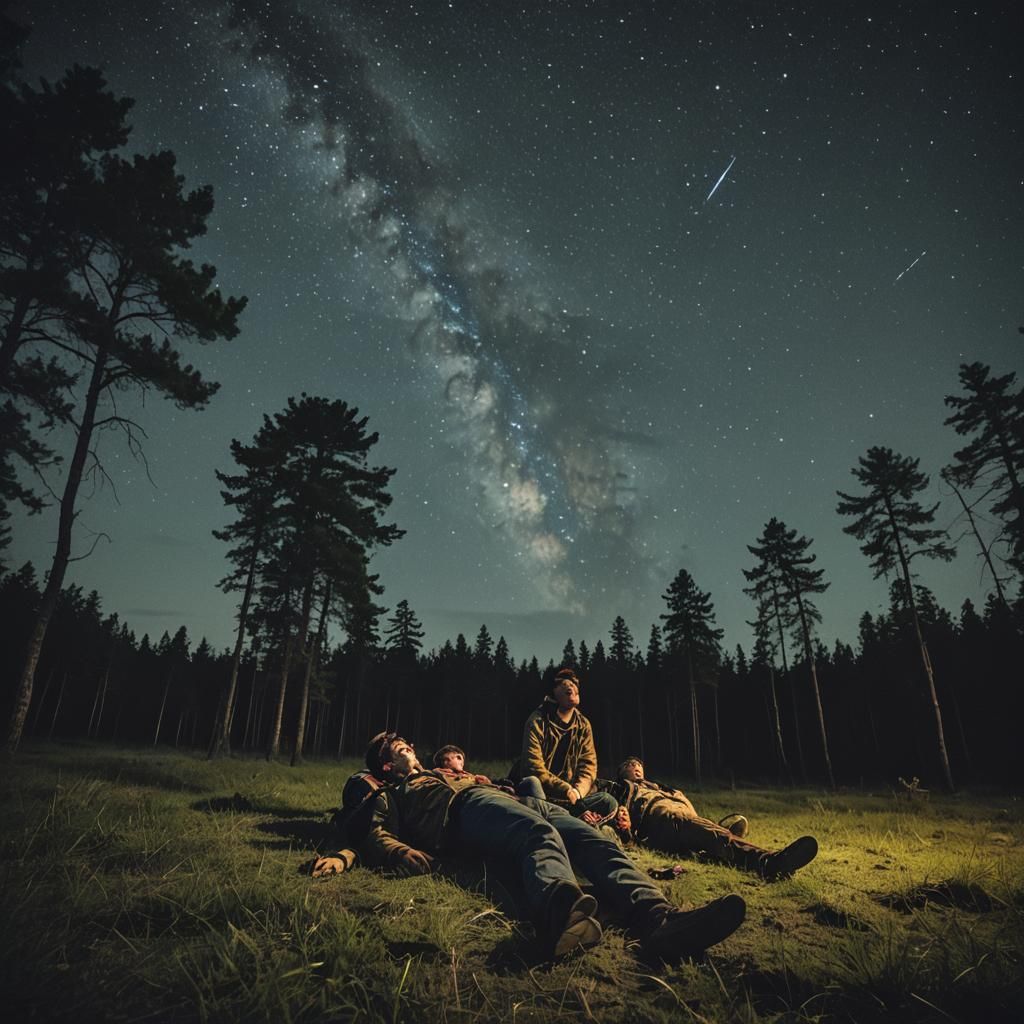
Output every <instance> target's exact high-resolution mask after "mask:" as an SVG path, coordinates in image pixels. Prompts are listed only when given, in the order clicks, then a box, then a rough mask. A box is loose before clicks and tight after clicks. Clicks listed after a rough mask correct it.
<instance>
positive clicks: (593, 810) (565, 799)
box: [516, 668, 617, 823]
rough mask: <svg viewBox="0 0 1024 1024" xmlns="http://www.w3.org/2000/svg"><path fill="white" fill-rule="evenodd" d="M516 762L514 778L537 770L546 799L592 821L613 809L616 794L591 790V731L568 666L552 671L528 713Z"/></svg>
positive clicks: (594, 776) (594, 760)
mask: <svg viewBox="0 0 1024 1024" xmlns="http://www.w3.org/2000/svg"><path fill="white" fill-rule="evenodd" d="M516 767H517V771H518V776H519V777H522V776H526V775H536V776H537V778H538V779H540V784H541V785H542V786H543V787H544V794H545V795H546V796H547V798H548V799H549V800H552V801H554V802H555V803H558V804H562V805H563V806H566V807H568V809H569V811H570V813H571V814H572V815H574V816H575V817H577V818H580V817H581V818H583V820H584V821H589V822H591V823H595V822H597V821H603V820H605V819H607V818H609V817H610V816H611V815H613V814H614V813H615V811H616V807H617V805H616V801H615V798H614V797H613V796H612V795H611V794H610V793H599V792H597V791H596V790H595V789H594V783H595V781H596V780H597V750H596V748H595V746H594V732H593V729H591V726H590V721H589V719H587V718H586V717H585V716H584V715H583V713H582V712H581V711H580V681H579V679H578V678H577V677H576V673H575V672H574V671H573V670H572V669H571V668H563V669H560V670H559V671H558V672H557V673H556V675H555V678H554V680H553V681H552V684H551V693H550V695H549V696H547V697H545V698H544V702H543V703H542V704H541V705H540V707H539V708H537V710H536V711H534V712H533V713H532V714H531V715H530V717H529V718H527V720H526V725H525V727H524V729H523V751H522V754H521V755H520V758H519V762H518V765H517V766H516Z"/></svg>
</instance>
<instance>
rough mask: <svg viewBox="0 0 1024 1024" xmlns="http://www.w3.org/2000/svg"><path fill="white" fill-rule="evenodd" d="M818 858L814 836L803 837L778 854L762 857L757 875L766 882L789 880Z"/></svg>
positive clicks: (816, 841)
mask: <svg viewBox="0 0 1024 1024" xmlns="http://www.w3.org/2000/svg"><path fill="white" fill-rule="evenodd" d="M817 856H818V840H817V839H815V838H814V836H801V837H800V838H799V839H794V840H793V842H791V843H790V844H789V846H784V847H783V848H782V849H781V850H779V851H778V852H777V853H769V854H768V855H767V856H765V857H761V858H760V861H759V863H758V865H757V873H758V874H759V875H760V876H761V877H762V878H763V879H764V880H765V881H766V882H774V881H777V880H778V879H780V878H788V877H789V876H790V875H792V874H793V872H794V871H799V870H800V868H803V867H806V866H807V865H808V864H810V863H811V861H812V860H814V858H815V857H817Z"/></svg>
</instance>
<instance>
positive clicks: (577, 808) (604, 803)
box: [566, 790, 619, 818]
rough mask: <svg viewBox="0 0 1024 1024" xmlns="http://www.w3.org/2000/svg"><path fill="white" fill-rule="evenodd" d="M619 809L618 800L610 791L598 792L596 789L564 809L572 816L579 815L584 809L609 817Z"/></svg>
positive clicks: (576, 816)
mask: <svg viewBox="0 0 1024 1024" xmlns="http://www.w3.org/2000/svg"><path fill="white" fill-rule="evenodd" d="M618 809H619V801H618V800H616V799H615V797H613V796H612V795H611V793H598V792H597V791H596V790H595V791H594V792H592V793H588V794H587V795H586V796H581V797H580V798H579V800H577V801H576V803H574V804H570V805H569V806H568V807H567V808H566V810H567V811H568V812H569V813H570V814H571V815H572V816H573V817H574V818H579V817H581V816H582V815H583V814H584V812H586V811H596V812H597V813H598V814H599V815H600V816H601V817H602V818H610V817H611V816H612V815H613V814H614V813H615V812H616V811H617V810H618Z"/></svg>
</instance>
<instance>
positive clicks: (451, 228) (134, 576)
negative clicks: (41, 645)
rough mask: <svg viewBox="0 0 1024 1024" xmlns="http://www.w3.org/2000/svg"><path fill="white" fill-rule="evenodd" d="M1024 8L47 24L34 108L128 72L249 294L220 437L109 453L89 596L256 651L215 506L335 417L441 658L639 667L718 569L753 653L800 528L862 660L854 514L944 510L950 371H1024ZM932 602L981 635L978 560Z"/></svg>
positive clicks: (830, 605) (158, 11) (879, 584)
mask: <svg viewBox="0 0 1024 1024" xmlns="http://www.w3.org/2000/svg"><path fill="white" fill-rule="evenodd" d="M1015 7H1016V5H1014V4H1011V3H1008V2H1007V3H981V4H975V5H966V6H959V5H958V6H953V5H950V4H947V3H939V2H934V3H933V2H925V0H921V2H916V3H896V2H886V3H863V2H860V3H842V2H836V3H817V4H806V5H790V4H775V3H768V2H764V0H759V2H756V3H698V2H684V0H677V2H665V3H640V2H633V3H571V2H561V3H542V2H540V0H536V2H529V3H519V4H512V3H505V2H497V0H455V2H452V3H443V2H438V3H435V2H425V0H413V2H408V3H405V4H396V3H386V2H379V3H378V2H369V0H365V2H350V3H346V2H341V0H336V2H317V0H308V2H307V0H299V2H292V0H280V2H278V0H274V2H267V3H253V2H244V3H239V4H230V3H225V4H222V5H217V4H215V3H206V2H204V3H202V4H199V3H195V4H190V3H183V2H177V0H147V2H146V3H139V2H137V0H132V2H128V0H122V2H118V0H102V2H94V0H78V2H65V3H52V2H48V0H33V3H32V4H31V5H28V4H24V5H14V6H13V7H12V8H11V13H12V15H13V16H15V17H17V18H18V19H19V20H22V21H25V22H28V23H30V24H32V25H33V26H34V28H33V34H32V36H31V38H30V41H29V44H28V47H27V49H26V52H25V69H24V70H25V73H26V75H28V76H37V75H44V76H46V77H47V78H50V79H55V78H57V77H59V75H60V74H61V73H62V71H63V69H64V68H65V67H67V66H69V65H70V64H72V63H74V62H78V63H80V64H91V65H100V66H102V67H103V68H105V70H106V73H107V77H108V80H109V82H110V85H111V87H112V88H113V90H114V91H115V93H117V94H118V95H128V96H132V97H134V98H135V100H136V106H135V108H134V110H133V111H132V113H131V116H130V120H131V122H132V123H133V124H134V132H133V134H132V136H131V140H130V147H129V148H130V150H131V151H141V152H149V151H152V150H156V149H165V148H169V149H172V150H173V151H174V152H175V153H176V154H177V156H178V160H179V168H180V170H181V171H182V173H184V174H185V175H186V179H187V183H188V184H189V185H190V186H198V185H201V184H204V183H210V184H212V185H213V186H214V194H215V201H216V208H215V211H214V214H213V216H212V218H211V220H210V231H209V234H208V235H207V237H206V238H205V239H203V240H202V243H201V245H199V246H198V247H197V249H196V255H197V256H198V257H199V258H201V259H205V260H209V261H211V262H214V263H215V264H216V265H217V267H218V272H219V273H218V282H219V284H220V287H221V288H222V289H223V290H224V291H225V292H227V293H229V294H236V295H238V294H245V295H247V296H249V307H248V309H247V311H246V312H245V314H244V315H243V317H242V320H241V327H242V333H241V335H240V336H239V337H238V338H237V339H235V340H234V341H232V342H230V343H220V344H218V345H215V346H211V347H209V348H205V349H200V348H198V347H190V348H189V349H188V357H189V358H190V359H192V360H194V361H195V362H196V363H197V365H198V366H200V367H201V368H202V369H203V370H204V372H206V373H208V374H209V376H211V377H212V378H213V379H215V380H219V381H220V382H221V383H222V388H221V391H220V393H219V394H218V395H217V396H216V397H215V398H214V400H213V401H212V403H211V405H210V407H209V408H208V409H207V410H206V411H205V412H202V413H198V414H197V413H185V412H178V411H176V410H175V409H174V408H173V407H172V406H171V405H170V404H169V403H166V402H163V401H160V400H159V399H154V398H150V399H149V400H148V402H147V404H146V405H147V407H146V408H145V410H139V416H140V419H141V420H142V422H143V423H144V424H145V425H146V427H147V429H148V430H149V434H150V439H149V441H148V443H147V444H146V453H147V457H148V462H149V473H150V475H151V477H152V482H150V481H149V480H148V479H147V474H146V470H145V468H144V467H143V466H142V465H141V464H139V463H138V462H135V461H133V459H132V458H131V456H130V455H129V453H128V452H127V451H126V450H125V449H124V447H123V445H122V444H121V442H120V440H119V439H118V438H117V437H115V436H113V435H110V436H108V437H105V438H104V439H103V442H102V453H103V456H104V459H105V461H106V465H107V467H108V469H109V471H110V473H111V477H112V480H113V484H114V488H111V487H110V486H107V487H105V488H103V489H102V490H100V491H99V492H98V493H95V494H94V495H93V496H92V497H91V498H90V499H89V500H87V501H85V502H83V509H84V511H83V513H82V515H81V516H80V519H79V527H78V533H77V539H76V547H77V551H78V553H81V552H83V551H84V550H86V549H87V548H88V547H89V545H90V544H91V543H92V539H93V538H92V533H93V532H97V531H102V532H105V533H106V534H108V535H109V538H110V540H109V542H108V541H106V540H100V541H99V543H98V545H97V548H96V551H95V553H94V554H93V555H92V556H91V557H90V558H88V559H86V560H84V561H81V562H77V563H75V564H74V565H73V566H72V572H71V574H70V576H69V580H71V581H75V582H79V583H81V584H82V585H84V586H85V587H86V589H90V588H96V589H97V590H98V591H99V592H100V594H101V595H102V597H103V600H104V610H105V611H107V612H109V611H117V612H118V613H119V614H121V615H122V616H123V617H124V618H125V619H126V620H127V621H128V622H129V623H130V624H131V625H132V626H133V628H134V629H135V630H136V632H137V633H138V634H140V635H141V634H142V633H143V632H149V633H151V634H152V635H153V636H154V637H159V635H160V634H161V633H162V632H163V631H164V630H165V629H166V630H170V631H173V630H174V629H175V628H177V626H179V625H181V624H184V625H186V626H187V628H188V631H189V634H190V637H191V638H192V639H193V641H198V639H199V638H200V637H201V636H203V635H206V636H207V637H208V638H209V639H210V641H211V642H212V643H213V644H214V645H215V646H218V647H221V646H225V645H227V644H228V642H229V640H230V635H231V630H232V622H233V615H234V612H235V602H234V599H233V598H231V597H228V596H225V595H223V594H221V593H220V592H219V591H218V590H217V589H216V586H215V584H216V581H217V580H218V579H219V578H220V577H221V576H223V575H224V573H225V571H226V562H225V560H224V550H225V545H223V544H221V543H220V542H218V541H216V540H215V539H214V538H213V537H212V536H211V530H213V529H216V528H218V527H221V526H223V525H224V524H225V523H226V522H227V521H228V518H227V512H226V510H225V508H224V506H223V505H222V503H221V500H220V497H219V493H218V487H217V483H216V481H215V478H214V470H215V469H218V468H219V469H221V470H228V469H230V468H231V463H230V460H229V457H228V445H229V442H230V441H231V439H232V438H238V439H240V440H242V441H249V440H250V439H251V437H252V435H253V433H254V432H255V430H256V429H257V428H258V427H259V425H260V422H261V417H262V416H263V414H265V413H273V412H275V411H278V410H279V409H281V408H282V407H283V406H284V403H285V400H286V399H287V398H288V397H289V396H291V395H298V394H299V393H300V392H303V391H305V392H307V393H309V394H315V395H323V396H326V397H329V398H341V399H344V400H346V401H347V402H349V403H350V404H353V405H355V406H357V407H358V408H359V410H360V412H361V413H363V414H365V415H367V416H369V418H370V427H371V429H374V430H377V431H379V433H380V437H381V440H380V443H379V444H378V445H377V447H376V448H375V449H374V458H373V461H374V462H375V463H377V464H384V465H390V466H394V467H396V468H397V470H398V472H397V473H396V475H395V477H394V478H393V482H392V488H391V490H392V493H393V495H394V499H395V500H394V503H393V505H392V515H391V517H390V520H391V521H393V522H395V523H397V524H398V525H399V526H400V527H402V528H404V529H405V530H406V531H407V534H406V536H405V538H404V539H402V540H401V541H399V542H397V543H396V544H395V545H394V546H393V547H391V548H390V549H388V550H386V551H383V552H381V553H380V554H379V555H378V556H377V557H376V558H375V559H374V563H373V565H374V569H375V571H377V572H379V573H380V576H381V582H382V583H383V584H384V586H385V588H386V589H385V594H384V597H383V603H385V604H386V605H387V606H388V608H389V609H390V608H393V607H394V605H395V604H397V602H398V601H399V600H401V599H402V598H406V599H408V601H409V602H410V604H411V606H412V608H413V609H414V610H415V611H416V613H417V614H418V615H419V616H420V618H421V619H422V620H423V622H424V624H425V626H426V629H427V643H428V644H429V645H430V646H435V645H438V644H440V643H442V642H443V641H444V639H445V638H448V637H451V638H454V636H455V634H456V633H457V632H460V631H461V632H464V633H465V634H466V636H467V638H468V639H469V640H470V642H472V640H473V638H474V636H475V635H476V632H477V630H478V629H479V626H480V624H481V623H484V622H485V623H487V625H488V627H489V629H490V631H491V633H492V634H493V636H494V637H495V638H496V637H497V636H498V635H499V634H504V635H505V636H506V638H507V640H508V642H509V644H510V647H511V651H512V655H513V657H515V658H516V659H517V660H518V659H521V658H523V657H529V656H530V655H532V654H534V653H536V654H537V655H538V657H540V659H541V661H542V663H544V662H546V661H547V659H548V658H555V659H556V660H557V659H558V658H559V656H560V653H561V649H562V645H563V643H564V642H565V639H566V638H567V637H569V636H572V637H573V638H574V639H575V640H576V641H577V643H578V642H579V640H580V639H585V640H586V641H587V643H588V645H589V646H591V647H593V645H594V643H595V642H596V641H597V640H598V639H603V640H604V642H605V644H606V645H607V643H608V629H609V627H610V625H611V622H612V620H613V618H614V617H615V615H617V614H621V615H623V616H624V617H625V619H626V621H627V624H628V625H629V626H630V627H631V629H632V631H633V634H634V636H635V637H636V639H637V641H638V642H639V643H641V644H643V645H646V641H647V636H648V633H649V631H650V626H651V624H652V622H656V621H657V617H658V615H659V614H660V613H661V612H663V611H664V604H663V601H662V598H661V595H662V594H663V593H664V591H665V589H666V587H667V585H668V583H669V582H670V581H671V579H672V577H673V576H674V575H675V573H676V572H677V571H678V570H679V569H680V568H683V567H685V568H687V569H688V570H689V571H690V572H691V573H692V574H693V576H694V578H695V580H696V582H697V584H698V586H700V587H701V589H703V590H707V591H710V592H711V595H712V599H713V601H714V603H715V606H716V610H717V613H718V621H719V624H720V625H721V626H723V627H724V628H725V630H726V637H725V643H726V645H727V646H728V647H729V648H732V647H734V646H735V644H736V643H742V644H743V645H744V647H747V648H748V649H749V644H750V630H749V628H748V627H747V625H746V620H748V619H750V618H752V617H753V607H752V604H751V602H750V600H749V599H748V598H747V597H746V596H745V595H744V594H743V593H742V587H743V585H744V582H745V581H744V579H743V576H742V573H741V570H742V569H743V568H749V567H750V565H751V558H750V556H749V554H748V552H747V550H746V547H745V545H747V544H751V543H753V542H754V541H755V540H756V538H757V537H758V536H759V534H760V532H761V530H762V528H763V526H764V524H765V522H766V521H767V520H768V519H769V517H771V516H777V517H779V518H781V519H783V520H784V521H785V522H786V523H787V525H789V526H791V527H795V528H797V529H798V530H799V531H800V532H801V533H804V534H806V535H808V536H810V537H812V538H813V539H814V547H813V549H812V550H814V551H816V552H817V554H818V564H819V565H820V567H821V568H823V569H824V570H825V573H826V579H828V580H830V581H831V584H832V586H831V589H830V590H829V591H828V593H827V594H825V595H824V596H823V597H822V598H821V599H820V601H819V607H820V609H821V611H822V614H823V619H824V621H823V624H822V628H821V635H822V637H823V639H824V640H825V641H826V643H828V644H829V645H831V643H832V641H833V640H834V639H835V638H836V637H837V636H839V637H841V638H843V639H844V640H847V641H850V642H853V641H855V639H856V626H857V619H858V618H859V616H860V614H861V613H862V612H863V611H865V610H870V611H872V612H876V611H880V610H883V609H884V608H886V607H887V605H888V593H887V587H886V584H885V582H884V581H873V580H872V579H871V573H870V569H869V567H868V563H867V560H866V559H865V558H864V556H863V555H862V554H861V553H860V551H859V548H858V546H857V542H856V541H855V540H854V539H853V538H851V537H848V536H846V535H845V534H843V533H842V526H843V525H844V523H843V521H841V520H840V519H839V517H837V516H836V514H835V511H834V510H835V504H836V495H835V492H836V490H837V489H843V490H847V491H850V490H856V489H857V484H856V482H855V481H854V479H853V478H852V477H851V475H850V469H851V467H853V466H854V465H855V464H856V461H857V458H858V457H859V456H861V455H863V454H864V453H865V452H866V450H867V449H868V447H869V446H871V445H886V446H889V447H892V448H894V449H895V450H896V451H898V452H900V453H901V454H905V455H911V456H916V457H920V459H921V466H922V468H923V469H924V470H926V471H927V472H928V473H929V474H930V475H931V476H932V481H933V482H932V488H931V500H939V498H940V497H942V495H941V492H940V489H939V487H938V485H937V475H938V471H939V469H940V468H941V467H942V466H943V465H944V464H945V463H947V462H949V461H950V460H951V458H952V453H953V451H954V450H955V449H956V448H957V447H959V446H960V443H962V442H959V441H958V438H957V436H956V435H955V434H954V433H953V431H952V428H949V427H944V426H943V420H944V418H945V416H946V414H947V410H946V409H945V407H944V405H943V396H944V395H946V394H949V393H953V392H957V391H958V390H959V385H958V382H957V368H958V365H959V364H960V363H961V362H971V361H974V360H980V361H982V362H985V363H989V364H991V365H992V367H993V370H994V372H997V373H1006V372H1008V371H1010V370H1016V371H1018V372H1020V371H1021V370H1022V369H1024V338H1021V336H1020V335H1019V334H1018V331H1017V328H1018V326H1019V325H1020V324H1024V287H1022V286H1024V249H1022V239H1024V231H1022V226H1024V218H1022V213H1024V159H1022V158H1024V146H1022V138H1021V123H1022V115H1021V111H1022V110H1024V90H1022V88H1021V78H1020V73H1019V72H1020V51H1019V47H1018V45H1017V44H1018V41H1019V32H1018V28H1019V23H1018V22H1017V21H1016V18H1015V16H1014V14H1013V13H1012V12H1013V11H1014V9H1015ZM131 407H132V404H131V403H129V408H131ZM115 489H116V493H115ZM955 512H956V510H955V508H954V506H953V504H952V503H951V501H950V500H949V499H948V498H943V504H942V506H941V508H940V515H939V522H940V524H941V525H943V526H946V525H949V524H951V523H952V521H953V519H954V516H955ZM13 525H14V531H15V540H14V545H13V551H12V553H11V557H10V563H11V564H12V565H13V566H17V565H20V564H21V562H22V561H24V560H25V559H27V558H31V559H33V560H34V561H35V562H36V563H37V565H39V566H43V565H45V564H46V562H47V559H48V553H49V552H50V551H51V544H52V538H53V536H54V534H55V517H54V516H52V515H47V516H44V517H35V518H33V519H24V518H22V519H20V520H15V522H14V524H13ZM959 532H960V530H959V528H958V527H954V533H955V534H958V533H959ZM916 564H917V567H918V570H919V572H920V579H921V582H923V583H926V584H928V585H929V586H931V587H933V589H934V590H935V591H936V593H937V596H938V597H939V599H940V601H941V602H942V603H943V604H945V605H946V606H947V607H949V608H950V609H951V610H952V611H953V612H954V614H955V613H956V612H957V611H958V610H959V607H960V604H961V602H962V601H963V599H964V598H965V597H970V598H971V599H972V600H973V601H974V602H975V603H976V604H978V605H980V604H982V603H983V601H984V599H985V596H986V593H987V589H988V588H987V586H986V584H985V583H984V582H983V581H982V580H981V576H980V572H979V563H978V561H977V559H976V558H975V555H974V553H973V552H972V551H970V550H969V549H968V547H967V545H966V543H965V544H964V546H963V549H962V551H961V554H960V555H959V557H958V558H957V560H956V561H955V562H953V563H952V564H950V565H948V566H947V565H942V564H940V563H929V562H919V563H916Z"/></svg>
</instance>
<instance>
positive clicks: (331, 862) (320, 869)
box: [310, 857, 347, 878]
mask: <svg viewBox="0 0 1024 1024" xmlns="http://www.w3.org/2000/svg"><path fill="white" fill-rule="evenodd" d="M346 867H347V865H346V863H345V861H344V860H342V859H341V857H317V858H316V860H314V861H313V867H312V870H311V871H310V875H312V876H313V878H324V877H326V876H327V875H340V874H341V873H342V872H343V871H344V870H345V869H346Z"/></svg>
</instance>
